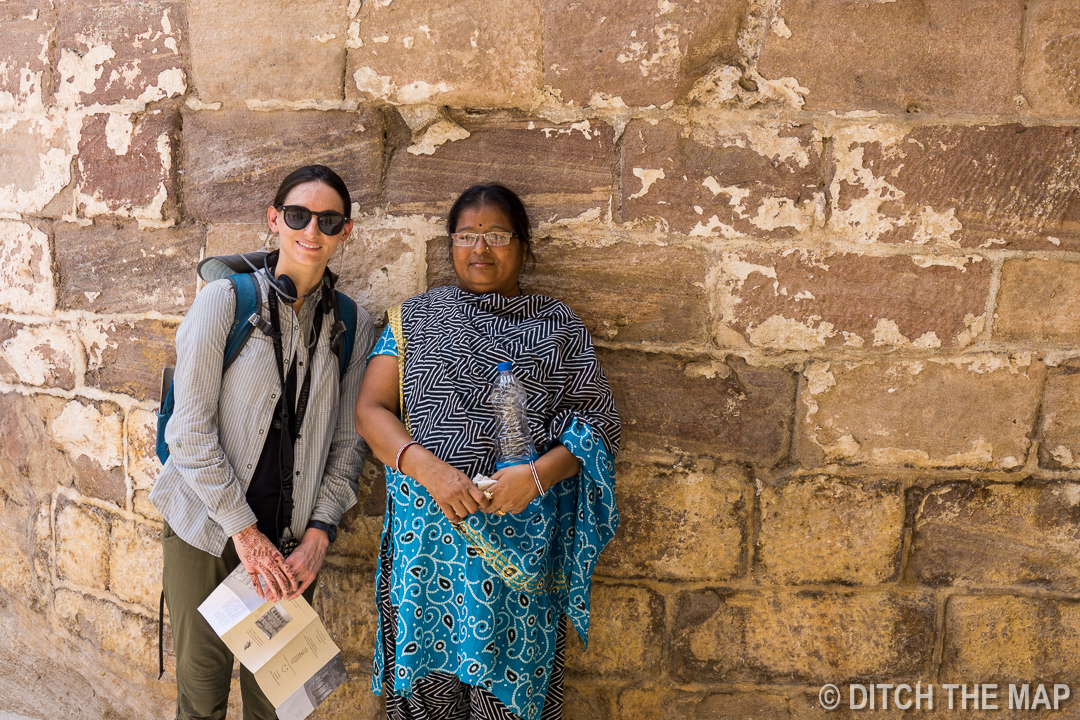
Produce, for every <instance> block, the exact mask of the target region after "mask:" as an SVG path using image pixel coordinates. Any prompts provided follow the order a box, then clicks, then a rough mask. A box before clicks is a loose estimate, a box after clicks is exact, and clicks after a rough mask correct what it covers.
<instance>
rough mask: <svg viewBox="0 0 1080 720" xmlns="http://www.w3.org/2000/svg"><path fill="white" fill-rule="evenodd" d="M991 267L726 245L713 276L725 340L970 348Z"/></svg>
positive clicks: (765, 345)
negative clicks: (729, 247) (734, 248)
mask: <svg viewBox="0 0 1080 720" xmlns="http://www.w3.org/2000/svg"><path fill="white" fill-rule="evenodd" d="M992 274H993V267H992V266H991V264H990V263H989V262H987V261H985V260H980V259H979V258H949V259H948V261H947V262H946V263H941V261H940V260H939V259H937V258H932V257H920V256H915V257H910V256H896V257H870V256H865V255H857V254H854V253H839V254H835V255H831V254H824V253H816V252H812V251H810V250H802V251H798V252H791V251H784V252H779V253H775V254H771V253H770V254H766V253H759V252H729V253H724V255H723V257H722V259H721V261H720V263H719V264H718V265H717V267H716V270H715V271H714V273H713V274H711V277H712V278H713V282H714V284H715V287H716V288H717V293H716V305H715V307H716V310H717V312H718V315H719V317H718V318H717V319H718V320H719V322H720V326H719V327H718V328H717V330H716V338H717V341H718V342H720V343H732V344H736V345H743V346H745V345H749V346H752V347H756V348H762V349H766V350H818V349H821V348H826V347H839V346H845V347H851V348H865V349H870V348H880V349H882V350H894V349H897V348H917V349H923V350H929V349H934V348H938V347H964V346H965V345H970V344H971V343H972V342H973V341H974V339H975V336H976V335H978V331H979V329H981V328H982V326H983V323H984V321H985V315H986V312H985V311H986V299H987V296H988V295H989V293H990V278H991V275H992Z"/></svg>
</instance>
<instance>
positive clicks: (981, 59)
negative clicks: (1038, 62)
mask: <svg viewBox="0 0 1080 720" xmlns="http://www.w3.org/2000/svg"><path fill="white" fill-rule="evenodd" d="M1023 14H1024V4H1023V3H1022V2H1020V1H1019V0H1007V1H1006V2H996V1H995V0H976V1H975V2H968V1H965V0H936V1H935V2H929V3H918V4H916V3H903V2H901V3H865V2H857V1H856V0H819V1H817V2H796V1H795V0H784V2H782V3H781V4H780V8H779V10H778V12H777V15H776V18H774V19H773V21H772V24H771V27H770V29H769V30H766V32H765V41H764V44H763V46H762V49H761V55H760V58H759V60H758V70H759V71H760V72H761V74H763V75H765V76H766V77H783V76H794V78H795V79H796V80H797V81H798V83H799V85H802V86H803V87H805V88H807V89H808V90H809V93H808V94H807V95H806V104H805V107H806V109H808V110H837V111H847V110H877V111H879V112H883V113H893V114H896V113H904V112H909V113H916V112H926V111H930V112H934V113H939V114H945V113H950V112H971V113H1013V112H1016V102H1015V100H1014V98H1015V97H1016V95H1017V94H1018V93H1019V92H1020V69H1021V67H1022V64H1021V58H1022V38H1021V26H1022V22H1023ZM822 48H829V51H828V52H822ZM837 58H842V59H843V60H842V61H840V62H838V61H837Z"/></svg>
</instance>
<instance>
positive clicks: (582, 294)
mask: <svg viewBox="0 0 1080 720" xmlns="http://www.w3.org/2000/svg"><path fill="white" fill-rule="evenodd" d="M533 244H534V246H535V247H534V253H535V254H536V266H535V268H533V269H532V270H531V271H527V272H526V273H524V274H523V275H522V278H521V286H522V289H523V291H524V292H529V293H540V294H542V295H550V296H551V297H555V298H558V299H559V300H562V301H563V302H565V303H566V304H567V305H569V306H570V307H571V308H573V309H574V311H575V312H576V313H577V314H578V317H580V318H581V319H582V321H583V322H584V323H585V327H586V328H588V330H589V332H590V333H591V334H592V336H593V337H594V338H599V339H603V340H615V341H619V342H641V341H644V342H667V343H675V344H689V345H693V346H696V347H701V346H702V345H703V344H704V340H705V326H706V318H707V313H708V301H707V299H706V296H705V290H704V286H705V269H706V266H707V262H708V261H707V258H706V256H705V254H704V253H702V252H701V251H700V250H697V249H693V248H681V247H672V246H667V247H660V246H657V245H634V244H631V243H615V244H613V245H606V246H604V247H590V246H587V245H583V244H579V243H576V242H573V241H567V240H561V239H559V240H557V239H554V238H534V241H533ZM443 247H444V248H445V241H444V243H443Z"/></svg>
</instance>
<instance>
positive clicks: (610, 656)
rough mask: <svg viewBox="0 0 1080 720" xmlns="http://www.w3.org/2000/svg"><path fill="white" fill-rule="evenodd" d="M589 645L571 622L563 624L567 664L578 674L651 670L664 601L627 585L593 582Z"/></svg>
mask: <svg viewBox="0 0 1080 720" xmlns="http://www.w3.org/2000/svg"><path fill="white" fill-rule="evenodd" d="M591 614H592V617H591V620H590V621H589V649H588V650H585V649H583V647H582V645H581V640H580V638H578V636H577V633H576V632H575V631H574V629H573V627H572V626H567V628H566V668H567V671H568V672H569V673H571V674H579V675H636V674H639V673H643V674H648V675H650V676H653V675H655V674H656V673H658V672H659V668H660V647H661V643H662V638H663V634H664V603H663V600H662V599H661V598H660V596H659V595H657V594H656V593H654V592H652V591H651V590H647V589H645V588H639V587H633V586H630V585H600V584H594V585H593V589H592V601H591Z"/></svg>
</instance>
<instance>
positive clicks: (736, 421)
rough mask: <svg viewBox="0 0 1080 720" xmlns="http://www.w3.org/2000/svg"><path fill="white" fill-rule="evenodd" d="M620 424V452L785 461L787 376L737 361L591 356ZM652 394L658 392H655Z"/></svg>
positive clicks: (613, 353)
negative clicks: (597, 364) (600, 371)
mask: <svg viewBox="0 0 1080 720" xmlns="http://www.w3.org/2000/svg"><path fill="white" fill-rule="evenodd" d="M597 355H598V357H599V358H600V363H601V365H602V366H603V368H604V373H605V374H606V375H607V378H608V381H609V382H610V384H611V391H612V393H613V394H614V396H615V405H616V407H617V408H618V410H619V416H620V418H622V441H623V449H624V450H631V451H646V452H648V451H661V452H674V453H680V452H690V453H699V454H704V455H712V456H715V457H717V458H719V459H721V460H722V461H724V462H752V463H755V464H759V465H771V464H773V463H776V462H778V461H779V460H780V459H781V458H782V457H784V456H785V455H786V453H787V449H788V436H789V433H790V423H791V417H792V406H793V402H794V395H795V378H794V376H793V375H792V374H791V373H789V372H787V371H785V370H781V369H778V368H754V367H750V366H748V365H746V364H745V363H742V362H740V361H738V360H731V361H729V362H728V363H721V362H717V361H713V360H710V359H707V358H696V359H688V358H682V357H677V356H674V355H663V354H656V353H642V352H634V351H627V350H603V349H600V350H598V352H597ZM657 388H663V391H662V392H658V391H657Z"/></svg>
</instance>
